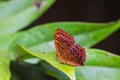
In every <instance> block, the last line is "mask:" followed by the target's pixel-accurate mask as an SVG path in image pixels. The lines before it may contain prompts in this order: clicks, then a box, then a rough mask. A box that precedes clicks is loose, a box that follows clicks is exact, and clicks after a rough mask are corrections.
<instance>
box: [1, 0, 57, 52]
mask: <svg viewBox="0 0 120 80" xmlns="http://www.w3.org/2000/svg"><path fill="white" fill-rule="evenodd" d="M54 1H55V0H46V1H41V0H40V1H39V2H40V3H41V6H40V9H39V10H38V9H37V8H36V7H35V5H34V0H11V1H8V2H5V3H3V4H1V6H0V37H1V39H0V44H1V45H0V52H1V51H4V50H6V49H7V48H8V47H9V45H10V43H11V41H12V40H14V36H16V34H14V33H16V32H17V31H19V30H20V29H22V28H25V27H27V26H28V25H29V24H30V23H31V22H33V21H34V20H36V19H37V18H38V17H39V16H41V15H42V14H43V13H44V12H45V11H46V10H47V9H48V8H49V7H50V6H51V5H52V4H53V3H54ZM43 3H45V4H44V5H43Z"/></svg>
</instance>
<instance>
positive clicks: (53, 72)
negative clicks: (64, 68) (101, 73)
mask: <svg viewBox="0 0 120 80" xmlns="http://www.w3.org/2000/svg"><path fill="white" fill-rule="evenodd" d="M37 66H38V68H39V69H40V70H41V71H43V72H45V73H46V74H49V75H50V76H53V77H55V78H56V79H58V80H70V79H69V77H68V76H67V75H65V74H64V73H63V72H61V71H60V70H58V69H57V68H55V67H53V66H51V65H50V64H49V63H47V62H46V61H44V60H40V62H39V64H37Z"/></svg>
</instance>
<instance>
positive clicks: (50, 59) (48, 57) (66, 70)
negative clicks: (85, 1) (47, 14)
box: [14, 45, 76, 80]
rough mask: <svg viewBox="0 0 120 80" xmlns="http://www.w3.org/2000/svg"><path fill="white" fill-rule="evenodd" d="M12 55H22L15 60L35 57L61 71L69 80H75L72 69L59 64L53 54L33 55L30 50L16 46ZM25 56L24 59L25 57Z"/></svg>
mask: <svg viewBox="0 0 120 80" xmlns="http://www.w3.org/2000/svg"><path fill="white" fill-rule="evenodd" d="M14 53H16V54H17V53H18V54H19V53H21V54H22V55H21V56H19V57H18V58H17V59H18V60H20V59H24V58H26V57H27V58H31V56H32V57H37V58H40V59H43V60H45V61H47V62H48V63H49V64H51V65H52V66H54V67H55V68H57V69H59V70H61V71H62V72H64V73H65V74H66V75H67V76H69V78H70V79H71V80H76V79H75V73H74V67H72V66H69V65H66V64H62V63H59V62H58V60H57V58H56V53H55V52H49V53H34V52H31V51H30V50H27V49H26V48H24V47H22V46H19V45H17V46H16V47H15V49H14ZM25 56H26V57H25Z"/></svg>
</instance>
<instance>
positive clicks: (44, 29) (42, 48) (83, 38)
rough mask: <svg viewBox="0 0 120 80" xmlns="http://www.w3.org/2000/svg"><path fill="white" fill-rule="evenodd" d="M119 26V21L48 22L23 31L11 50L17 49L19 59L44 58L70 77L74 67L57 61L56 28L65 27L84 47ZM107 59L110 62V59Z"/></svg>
mask: <svg viewBox="0 0 120 80" xmlns="http://www.w3.org/2000/svg"><path fill="white" fill-rule="evenodd" d="M73 26H74V27H73ZM119 26H120V22H119V21H118V22H113V23H106V24H105V23H85V22H57V23H48V24H44V25H40V26H37V27H36V28H33V29H31V30H28V31H26V32H23V33H22V34H21V35H20V36H19V37H17V38H16V40H15V41H13V44H12V45H11V47H10V51H12V50H13V49H14V50H16V51H15V52H12V54H11V56H12V57H13V58H14V59H19V60H20V59H23V60H24V59H27V58H32V57H33V56H36V57H39V58H42V59H44V60H46V61H47V62H48V63H50V64H51V65H53V66H54V67H56V68H58V69H59V70H61V71H63V72H64V73H66V74H67V75H68V76H69V77H70V78H72V76H71V75H73V72H74V69H73V67H72V69H71V68H68V69H70V72H69V70H66V68H65V67H64V65H63V64H60V63H58V62H57V61H56V55H55V54H56V53H55V52H54V51H55V49H54V43H53V37H54V34H55V31H56V28H58V27H59V28H61V29H64V30H65V31H66V32H68V33H69V34H71V35H73V36H74V37H75V40H76V43H80V45H82V46H84V47H90V46H93V45H94V44H96V43H98V42H99V41H101V40H103V39H104V38H106V37H107V36H109V35H110V34H111V33H113V32H114V31H116V30H117V29H119ZM101 33H102V34H101ZM17 44H19V45H21V46H22V47H21V46H20V47H17V48H18V49H15V47H16V45H17ZM28 49H29V50H28ZM44 53H45V54H44ZM87 53H88V52H87ZM29 54H30V55H29ZM31 55H32V56H31ZM95 55H97V54H95ZM95 55H94V56H95ZM103 55H104V54H103ZM48 56H49V57H48ZM104 56H105V55H104ZM87 57H88V56H87ZM97 57H98V56H97ZM97 57H96V59H97ZM105 58H106V57H105ZM88 59H89V60H92V58H91V57H88ZM107 59H108V58H107ZM89 60H87V61H86V63H85V64H86V65H93V63H91V62H89ZM112 60H113V61H117V62H118V61H119V59H118V58H117V60H116V57H115V59H112ZM112 60H110V61H112ZM94 61H95V60H93V62H94ZM106 61H107V62H109V59H108V60H106ZM97 62H100V64H101V65H102V66H112V65H113V64H115V67H119V65H117V64H116V63H114V62H110V64H108V63H107V64H106V62H101V60H100V59H99V58H98V61H97ZM97 62H96V65H97V66H98V65H100V64H99V63H97ZM61 66H62V67H61ZM66 66H67V65H66ZM63 67H64V68H63ZM67 67H69V66H67ZM70 67H71V66H70Z"/></svg>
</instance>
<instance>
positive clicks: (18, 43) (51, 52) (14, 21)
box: [0, 0, 120, 80]
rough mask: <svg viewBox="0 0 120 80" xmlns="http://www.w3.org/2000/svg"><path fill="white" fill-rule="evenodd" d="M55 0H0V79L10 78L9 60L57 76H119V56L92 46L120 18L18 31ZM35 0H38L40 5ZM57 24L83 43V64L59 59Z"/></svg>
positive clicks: (89, 79) (86, 79)
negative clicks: (56, 39)
mask: <svg viewBox="0 0 120 80" xmlns="http://www.w3.org/2000/svg"><path fill="white" fill-rule="evenodd" d="M54 2H55V1H54V0H39V1H37V2H35V1H34V0H11V1H2V2H1V3H0V12H1V13H0V37H1V39H0V80H10V76H11V75H12V76H13V73H10V70H9V67H10V61H11V60H14V61H16V62H17V63H21V62H24V64H28V63H29V64H31V65H33V66H35V67H34V68H37V69H39V70H41V71H42V72H44V73H45V74H46V75H50V76H52V77H54V78H56V79H59V80H117V79H120V77H119V74H120V64H119V63H120V56H118V55H115V54H112V53H110V52H108V51H104V50H100V49H93V48H91V47H92V46H93V45H95V44H96V43H98V42H100V41H101V40H103V39H105V38H107V37H108V36H109V35H110V34H112V33H113V32H115V31H116V30H118V29H119V28H120V21H116V22H109V23H88V22H54V23H46V24H43V25H38V26H36V27H34V28H32V29H29V30H25V31H21V29H24V28H25V27H27V26H28V25H29V24H30V23H31V22H33V21H34V20H36V19H37V18H38V17H40V16H41V15H42V14H43V13H44V12H45V11H46V10H47V9H48V8H49V7H50V6H51V5H52V4H53V3H54ZM35 3H37V4H38V3H39V4H40V7H38V5H36V4H35ZM9 10H10V11H9ZM58 27H59V28H61V29H63V30H65V31H66V32H68V33H69V34H71V35H72V36H74V38H75V41H76V43H78V44H80V45H81V46H83V47H85V50H86V55H87V60H86V62H85V65H84V66H80V67H73V66H70V65H66V64H62V63H59V62H58V60H57V58H56V51H55V48H54V43H53V37H54V34H55V31H56V28H58ZM6 58H7V59H6ZM28 66H30V65H28ZM33 72H35V71H33ZM28 73H29V72H28ZM23 74H24V75H26V74H25V73H23ZM111 75H112V76H111ZM26 76H27V75H26ZM28 77H30V76H28ZM12 79H13V78H12ZM34 79H35V78H34ZM44 79H45V78H44ZM35 80H36V79H35ZM46 80H47V79H46Z"/></svg>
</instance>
